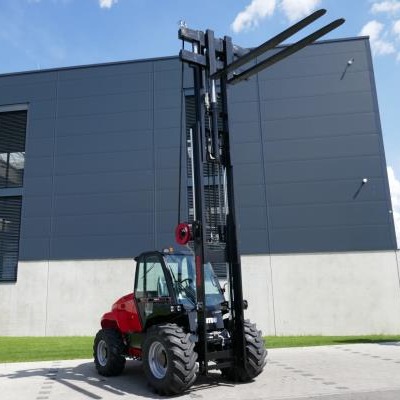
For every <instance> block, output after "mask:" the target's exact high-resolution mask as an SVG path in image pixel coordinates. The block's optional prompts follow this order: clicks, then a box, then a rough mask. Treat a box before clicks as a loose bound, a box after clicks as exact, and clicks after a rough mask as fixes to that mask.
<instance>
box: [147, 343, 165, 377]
mask: <svg viewBox="0 0 400 400" xmlns="http://www.w3.org/2000/svg"><path fill="white" fill-rule="evenodd" d="M167 364H168V359H167V352H166V351H165V347H164V346H163V345H162V344H161V343H160V342H154V343H152V344H151V346H150V349H149V367H150V370H151V372H152V374H153V375H154V376H155V377H156V378H157V379H162V378H164V376H165V374H166V373H167Z"/></svg>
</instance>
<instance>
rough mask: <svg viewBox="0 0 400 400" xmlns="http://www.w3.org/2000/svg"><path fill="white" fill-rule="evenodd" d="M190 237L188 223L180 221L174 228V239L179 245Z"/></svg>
mask: <svg viewBox="0 0 400 400" xmlns="http://www.w3.org/2000/svg"><path fill="white" fill-rule="evenodd" d="M191 238H192V234H191V231H190V225H189V224H187V223H185V222H182V223H180V224H178V226H177V227H176V228H175V240H176V242H177V243H178V244H180V245H185V244H187V243H188V242H189V240H190V239H191Z"/></svg>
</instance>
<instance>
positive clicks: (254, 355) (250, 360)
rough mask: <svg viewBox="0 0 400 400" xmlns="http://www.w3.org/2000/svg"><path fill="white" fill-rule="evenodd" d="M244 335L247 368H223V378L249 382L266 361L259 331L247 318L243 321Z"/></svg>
mask: <svg viewBox="0 0 400 400" xmlns="http://www.w3.org/2000/svg"><path fill="white" fill-rule="evenodd" d="M244 336H245V342H246V365H247V368H242V367H240V368H237V369H235V368H224V369H221V374H222V376H223V377H224V378H226V379H228V380H230V381H235V382H250V381H251V380H253V379H254V378H255V377H256V376H257V375H260V374H261V372H262V371H263V369H264V367H265V364H266V363H267V361H266V358H267V350H266V349H265V345H264V340H263V338H262V334H261V331H259V330H257V327H256V325H255V324H252V323H250V321H249V320H246V321H245V322H244Z"/></svg>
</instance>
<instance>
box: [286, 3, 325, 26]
mask: <svg viewBox="0 0 400 400" xmlns="http://www.w3.org/2000/svg"><path fill="white" fill-rule="evenodd" d="M319 3H321V0H281V4H280V8H281V9H282V11H283V12H284V13H285V15H286V17H287V18H288V20H289V21H291V22H295V21H297V20H299V19H301V18H303V17H305V16H307V15H309V14H311V12H312V11H314V9H315V8H316V7H317V6H318V4H319Z"/></svg>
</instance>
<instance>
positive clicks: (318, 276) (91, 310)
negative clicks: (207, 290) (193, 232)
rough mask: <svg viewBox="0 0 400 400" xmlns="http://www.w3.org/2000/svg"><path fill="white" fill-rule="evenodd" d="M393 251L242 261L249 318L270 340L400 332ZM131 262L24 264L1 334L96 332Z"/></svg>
mask: <svg viewBox="0 0 400 400" xmlns="http://www.w3.org/2000/svg"><path fill="white" fill-rule="evenodd" d="M399 260H400V254H399V253H397V254H396V252H394V251H386V252H363V253H361V252H360V253H333V254H326V253H324V254H322V253H321V254H296V255H272V256H269V255H264V256H244V257H243V258H242V264H243V287H244V296H245V298H246V299H247V300H248V301H249V309H248V310H247V311H246V317H247V318H250V319H251V320H252V321H254V322H256V323H257V325H258V327H259V328H260V329H262V331H263V333H264V334H267V335H307V334H312V335H318V334H321V335H360V334H399V333H400V268H399ZM133 277H134V262H133V261H132V260H100V261H97V260H95V261H51V262H21V263H20V264H19V271H18V282H17V283H15V284H2V285H0V297H1V302H0V336H1V335H16V336H17V335H20V336H27V335H33V336H43V335H49V336H52V335H94V334H95V332H96V331H97V330H98V329H99V326H100V325H99V321H100V317H101V315H102V314H103V313H104V312H106V311H107V310H109V309H110V307H111V304H112V303H113V302H114V301H115V300H116V299H117V298H119V297H120V296H122V295H124V294H126V293H129V292H130V291H132V288H133Z"/></svg>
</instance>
